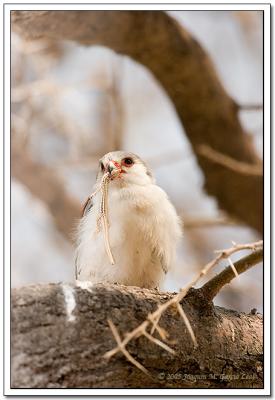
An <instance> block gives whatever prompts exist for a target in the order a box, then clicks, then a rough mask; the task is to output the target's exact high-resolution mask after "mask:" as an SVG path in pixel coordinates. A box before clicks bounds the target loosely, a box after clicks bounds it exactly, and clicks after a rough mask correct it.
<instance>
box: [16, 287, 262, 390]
mask: <svg viewBox="0 0 275 400" xmlns="http://www.w3.org/2000/svg"><path fill="white" fill-rule="evenodd" d="M172 296H173V294H171V293H158V292H157V291H155V290H147V289H141V288H136V287H125V286H120V285H96V286H93V287H92V288H90V289H89V290H83V289H81V288H79V287H71V286H69V285H59V284H50V285H35V286H29V287H22V288H19V289H13V291H12V347H11V351H12V352H11V355H12V358H11V377H12V387H13V388H45V387H47V388H54V387H55V388H62V387H63V388H64V387H66V388H81V387H86V388H102V387H105V388H106V387H113V388H114V387H117V388H118V387H120V388H134V387H139V388H140V387H143V388H144V387H159V388H163V387H167V388H176V387H181V388H184V387H197V388H198V387H202V388H203V387H212V388H217V387H220V388H237V387H249V388H252V387H258V388H260V387H263V373H262V368H263V341H262V340H263V339H262V333H263V332H262V322H263V321H262V316H261V315H259V314H257V315H252V314H244V313H238V312H236V311H231V310H226V309H224V308H221V307H214V306H213V305H212V303H208V302H207V301H206V300H205V299H204V297H203V296H202V293H200V291H199V290H198V291H197V290H191V291H190V292H189V294H188V296H187V297H186V298H185V299H184V301H183V302H182V305H183V306H184V310H185V312H186V314H187V316H188V319H189V321H190V323H191V325H192V327H193V329H194V332H195V335H196V338H197V340H198V347H197V348H194V346H193V343H192V341H191V339H190V337H189V335H188V332H187V330H186V328H185V324H184V322H183V321H182V319H181V317H180V316H177V314H176V313H174V310H173V309H171V310H170V311H167V312H166V313H165V314H164V315H163V316H162V319H161V325H162V327H163V329H165V330H166V331H167V332H169V334H170V335H169V342H168V343H167V344H168V345H169V347H171V348H172V349H173V350H174V351H175V354H170V353H169V352H167V351H166V350H165V349H163V348H161V347H159V346H158V345H156V343H153V342H152V341H151V340H149V339H148V338H147V337H140V338H139V339H137V340H136V341H135V342H134V343H130V344H129V345H128V347H127V351H128V352H129V354H130V355H131V356H132V357H134V358H135V359H136V360H137V361H138V362H140V363H141V364H143V365H144V366H145V368H146V369H147V370H148V371H149V373H150V376H147V375H145V374H144V373H143V372H142V371H140V370H139V369H137V368H136V367H135V366H133V365H132V364H131V363H129V361H128V360H126V359H125V358H124V356H119V355H116V356H115V357H113V358H112V359H111V360H110V361H107V360H106V358H104V357H103V355H104V353H105V352H106V351H108V350H110V349H111V348H113V347H114V345H115V342H114V338H113V335H112V332H111V331H110V329H109V326H108V322H107V320H108V319H111V320H112V321H113V323H114V325H115V326H116V327H117V329H118V333H119V335H122V334H123V333H126V332H127V331H129V330H132V329H133V328H134V327H136V326H138V325H139V324H140V323H141V322H142V321H143V320H144V319H145V318H146V316H147V314H148V313H152V312H153V311H154V310H155V309H156V308H157V306H158V304H159V303H163V302H165V301H167V300H168V299H169V298H172ZM122 337H123V336H122Z"/></svg>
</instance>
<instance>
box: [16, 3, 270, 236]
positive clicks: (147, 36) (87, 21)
mask: <svg viewBox="0 0 275 400" xmlns="http://www.w3.org/2000/svg"><path fill="white" fill-rule="evenodd" d="M12 27H13V29H14V30H15V31H17V32H19V33H20V34H22V35H24V36H25V37H27V38H31V39H34V38H39V37H46V38H52V39H62V40H63V39H69V40H75V41H77V42H79V43H82V44H85V45H103V46H107V47H109V48H111V49H113V50H114V51H116V52H118V53H122V54H126V55H128V56H130V57H132V58H133V59H135V60H136V61H138V62H140V63H141V64H143V65H145V66H146V67H148V68H149V69H150V70H151V72H152V73H153V74H154V76H155V77H156V78H157V79H158V81H159V82H160V83H161V84H162V85H163V87H164V89H165V90H166V92H167V94H168V95H169V96H170V98H171V100H172V101H173V103H174V105H175V108H176V110H177V113H178V115H179V118H180V120H181V122H182V124H183V125H184V128H185V130H186V133H187V136H188V138H189V140H190V142H191V145H192V147H193V150H194V153H195V155H196V157H197V160H198V163H199V165H200V167H201V168H202V171H203V173H204V176H205V188H206V190H207V192H208V193H209V194H210V195H213V196H215V197H216V199H217V200H218V204H219V206H220V207H221V208H222V209H224V210H226V211H227V212H228V213H230V214H231V215H233V216H234V217H237V218H238V219H240V220H242V221H244V222H245V223H247V224H248V225H250V226H251V227H253V228H255V229H257V230H259V231H262V229H263V222H262V220H263V219H262V210H263V178H262V176H253V175H252V176H249V175H244V174H242V173H238V172H236V171H233V170H230V169H228V168H226V167H225V166H221V165H218V164H217V163H215V161H213V160H210V159H207V158H206V157H204V156H203V155H202V154H200V152H199V147H200V145H201V144H208V145H209V146H210V147H212V148H213V149H214V150H216V151H218V152H220V153H223V154H226V155H228V156H230V157H232V158H233V159H236V160H239V161H243V162H246V163H248V164H252V165H255V164H256V165H261V162H260V160H259V159H258V157H257V155H256V153H255V151H254V149H253V146H252V145H251V143H250V140H249V136H248V135H247V134H246V133H245V131H244V129H243V128H242V126H241V124H240V121H239V118H238V111H239V107H238V105H237V104H236V103H235V102H234V101H233V100H232V99H231V98H230V97H229V96H228V95H227V94H226V92H225V90H224V88H223V87H222V85H221V83H220V81H219V79H218V77H217V75H216V72H215V69H214V67H213V65H212V63H211V61H210V59H209V57H208V56H207V54H206V53H205V51H204V50H203V49H202V48H201V46H200V45H199V44H198V43H197V41H196V40H195V39H194V38H192V36H191V35H190V34H189V33H188V32H187V31H185V30H184V29H183V28H182V27H181V26H180V25H179V24H178V23H177V22H176V21H175V20H174V19H173V18H172V17H171V16H169V15H168V14H166V13H164V12H161V11H135V12H133V11H84V12H82V11H14V12H12Z"/></svg>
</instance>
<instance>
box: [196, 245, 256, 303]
mask: <svg viewBox="0 0 275 400" xmlns="http://www.w3.org/2000/svg"><path fill="white" fill-rule="evenodd" d="M229 260H230V258H229ZM262 260H263V246H262V245H260V246H259V247H258V248H257V250H255V251H254V252H253V253H252V254H249V255H248V256H246V257H243V258H241V259H240V260H239V261H237V262H235V263H234V268H235V270H236V272H237V274H238V275H240V274H242V273H243V272H245V271H247V270H248V269H250V268H252V267H253V266H254V265H256V264H258V263H260V262H261V261H262ZM235 276H236V274H235V273H234V271H233V270H232V265H229V266H228V267H227V268H225V269H224V270H223V271H222V272H221V273H220V274H218V275H217V276H215V277H214V278H212V279H210V281H208V282H207V283H206V284H205V285H204V286H203V287H202V288H201V290H202V291H203V293H204V296H205V298H207V299H208V300H209V301H211V300H213V299H214V297H215V296H216V295H217V294H218V293H219V291H220V290H221V289H222V288H223V286H225V285H226V284H228V283H229V282H231V281H232V279H234V278H235Z"/></svg>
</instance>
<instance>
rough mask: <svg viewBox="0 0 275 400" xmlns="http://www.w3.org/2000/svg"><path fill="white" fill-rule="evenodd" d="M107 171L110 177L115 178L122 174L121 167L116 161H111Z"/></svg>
mask: <svg viewBox="0 0 275 400" xmlns="http://www.w3.org/2000/svg"><path fill="white" fill-rule="evenodd" d="M107 171H108V172H109V176H110V177H112V178H115V177H116V176H117V175H119V174H120V172H121V166H120V164H119V163H118V162H116V161H112V160H111V161H109V163H108V165H107Z"/></svg>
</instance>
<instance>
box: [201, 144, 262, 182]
mask: <svg viewBox="0 0 275 400" xmlns="http://www.w3.org/2000/svg"><path fill="white" fill-rule="evenodd" d="M198 152H199V154H201V155H202V156H203V157H206V158H208V159H209V160H210V161H213V162H214V163H216V164H219V165H222V166H223V167H226V168H228V169H230V170H232V171H235V172H237V173H238V174H243V175H247V176H249V175H251V176H260V177H262V176H263V165H262V163H261V164H260V163H258V164H256V165H255V164H248V163H244V162H242V161H238V160H235V159H234V158H232V157H229V156H227V155H225V154H222V153H220V152H218V151H216V150H214V149H212V148H211V147H210V146H207V145H206V144H202V145H200V146H199V148H198Z"/></svg>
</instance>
